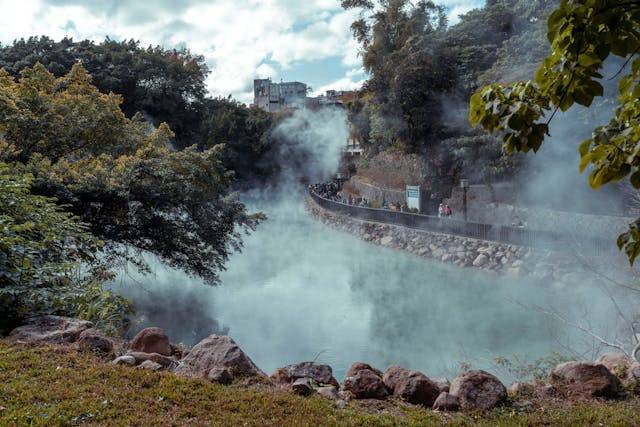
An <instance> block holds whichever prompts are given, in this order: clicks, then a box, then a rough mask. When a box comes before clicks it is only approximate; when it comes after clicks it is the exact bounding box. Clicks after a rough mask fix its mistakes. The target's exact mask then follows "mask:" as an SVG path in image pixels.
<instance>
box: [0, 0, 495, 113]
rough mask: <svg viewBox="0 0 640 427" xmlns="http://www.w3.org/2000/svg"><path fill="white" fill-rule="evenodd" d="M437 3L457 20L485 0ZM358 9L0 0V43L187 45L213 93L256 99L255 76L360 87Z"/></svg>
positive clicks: (310, 0) (297, 1)
mask: <svg viewBox="0 0 640 427" xmlns="http://www.w3.org/2000/svg"><path fill="white" fill-rule="evenodd" d="M437 3H439V4H441V5H443V6H445V7H446V8H447V10H448V15H449V20H450V22H452V23H455V22H456V20H457V16H458V15H460V14H462V13H465V12H467V11H469V10H471V9H473V8H475V7H480V6H482V5H483V4H484V0H440V1H437ZM357 16H358V12H357V11H353V10H349V11H345V10H343V9H342V8H341V7H340V1H339V0H146V1H142V0H0V43H2V44H9V43H11V42H12V41H13V40H15V39H19V38H22V37H25V38H26V37H29V36H32V35H47V36H49V37H51V38H53V39H56V40H59V39H61V38H63V37H65V36H69V37H73V38H74V39H75V40H81V39H91V40H95V41H101V40H103V39H104V38H105V37H106V36H108V37H110V38H112V39H115V40H123V39H126V40H128V39H131V38H133V39H136V40H139V41H141V42H142V44H143V45H149V44H153V45H157V44H160V45H162V46H164V47H165V48H173V47H183V46H186V47H188V48H189V49H190V50H191V51H192V52H193V53H198V54H201V55H204V57H205V58H206V62H207V65H208V66H209V68H210V69H211V70H212V73H211V75H210V76H209V78H208V80H207V87H208V89H209V92H210V94H211V95H212V96H227V95H232V96H233V97H235V98H236V99H238V100H239V101H241V102H245V103H250V102H251V101H252V96H253V95H252V93H253V79H254V78H257V77H260V78H266V77H271V78H272V79H273V80H274V81H281V80H284V81H293V80H297V81H302V82H305V83H307V84H309V85H310V86H311V88H312V89H313V93H315V94H319V93H323V92H324V91H325V90H327V89H336V90H350V89H356V88H358V87H359V86H360V85H361V84H362V83H363V82H364V80H365V79H366V74H365V72H364V70H363V69H362V64H361V61H360V58H359V56H358V46H357V44H356V42H355V41H354V40H353V37H352V35H351V31H350V28H349V26H350V25H351V22H353V21H354V20H355V18H356V17H357Z"/></svg>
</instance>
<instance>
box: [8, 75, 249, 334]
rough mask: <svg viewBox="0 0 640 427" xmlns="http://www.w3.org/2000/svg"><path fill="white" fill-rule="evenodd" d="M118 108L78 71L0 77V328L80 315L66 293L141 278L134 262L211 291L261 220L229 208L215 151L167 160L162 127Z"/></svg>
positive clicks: (170, 153) (225, 176) (232, 204)
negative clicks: (199, 282) (127, 272)
mask: <svg viewBox="0 0 640 427" xmlns="http://www.w3.org/2000/svg"><path fill="white" fill-rule="evenodd" d="M121 102H122V98H121V97H120V96H119V95H115V94H113V93H109V94H104V93H101V92H100V91H99V90H98V89H97V88H96V87H95V86H93V85H92V84H91V76H90V75H89V74H88V73H87V71H86V70H85V69H84V67H83V66H82V65H81V64H80V63H76V64H74V65H73V66H72V68H71V70H70V71H69V73H67V74H66V75H64V76H62V77H59V78H56V77H55V76H54V75H53V74H51V73H50V72H49V71H47V69H46V68H45V67H44V66H43V65H41V64H39V63H36V65H35V66H33V67H31V68H25V69H24V70H22V72H21V77H20V78H19V79H18V80H15V79H14V78H13V77H12V76H10V75H9V74H8V73H7V72H6V71H3V70H0V135H1V138H0V161H2V162H3V166H2V176H3V186H2V190H3V191H2V198H3V200H4V201H5V203H3V204H2V207H1V208H0V214H2V216H1V217H0V218H2V225H3V227H2V228H1V229H0V233H1V234H0V245H1V246H0V248H1V249H2V255H3V256H2V257H1V258H0V260H1V261H2V262H3V263H4V264H6V271H7V272H8V273H6V274H5V273H4V270H5V268H3V275H2V276H1V277H0V303H1V307H0V309H1V311H2V313H3V320H5V319H14V320H18V319H19V318H21V317H24V316H26V315H33V314H37V313H41V312H49V313H51V312H54V313H64V314H75V315H79V314H81V313H82V312H83V310H87V307H86V305H78V304H77V298H76V300H73V298H67V297H66V294H73V295H76V296H78V297H79V298H85V297H86V295H87V294H88V293H89V292H90V290H91V286H96V283H97V284H98V289H99V283H100V281H101V280H103V279H105V278H106V277H107V276H105V275H106V274H108V273H107V272H106V271H105V268H104V266H105V265H109V266H112V267H113V266H114V265H124V263H126V262H132V263H134V264H135V265H136V266H138V267H139V268H142V269H144V268H146V264H145V262H144V259H143V254H144V253H151V254H154V255H155V256H157V257H158V258H159V259H160V260H162V261H163V262H165V263H166V264H168V265H170V266H172V267H176V268H180V269H182V270H184V271H185V272H187V273H189V274H191V275H196V276H200V277H202V278H203V279H205V280H206V281H208V282H209V283H217V280H218V276H217V273H218V271H219V270H220V269H222V268H224V263H225V261H226V259H227V257H228V255H229V253H230V252H231V251H232V250H234V249H237V248H239V247H240V245H241V236H240V232H241V231H242V230H243V229H244V230H250V229H252V228H253V227H254V226H255V225H256V223H257V221H258V220H259V219H260V216H259V215H249V214H247V213H246V211H245V207H244V205H242V204H241V203H239V202H238V201H236V200H235V199H233V198H229V197H228V191H229V187H230V185H231V183H232V180H233V173H232V172H230V171H228V170H226V169H225V167H224V165H223V163H222V157H223V152H224V147H223V146H221V145H216V146H213V147H211V148H208V149H204V150H198V149H197V148H195V147H190V148H186V149H183V150H180V151H174V150H172V149H170V148H169V147H170V143H171V141H172V139H173V136H174V135H173V133H172V131H171V129H170V128H169V126H168V125H166V124H164V123H163V124H161V125H160V126H159V127H158V128H157V129H154V128H153V126H152V125H151V124H150V123H148V122H146V121H145V120H144V118H143V117H142V115H140V114H136V115H134V116H133V117H132V118H127V117H126V116H125V114H124V113H123V112H122V111H121V109H120V104H121ZM54 203H55V205H54ZM61 207H62V209H64V211H65V212H63V211H62V210H61ZM67 212H68V213H67ZM3 267H5V265H3ZM98 295H104V296H105V298H111V296H110V295H109V294H108V293H107V294H102V293H100V292H98ZM115 302H116V303H118V302H122V301H117V300H116V301H115ZM87 303H93V302H92V301H87ZM106 307H107V305H106V304H105V309H106ZM114 309H115V310H116V311H117V312H122V311H124V307H123V305H121V304H120V305H118V306H117V307H115V308H114ZM111 314H112V313H109V315H111ZM89 317H91V318H92V319H93V320H97V321H99V320H100V319H99V318H96V317H99V316H98V315H97V314H95V315H92V316H89ZM11 323H13V322H11ZM98 323H100V322H98ZM4 326H7V325H4Z"/></svg>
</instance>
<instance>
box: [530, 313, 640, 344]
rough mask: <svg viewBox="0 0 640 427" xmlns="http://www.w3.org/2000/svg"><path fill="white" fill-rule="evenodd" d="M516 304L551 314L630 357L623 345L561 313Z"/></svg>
mask: <svg viewBox="0 0 640 427" xmlns="http://www.w3.org/2000/svg"><path fill="white" fill-rule="evenodd" d="M518 305H520V306H521V307H522V308H525V309H528V310H536V311H538V312H539V313H542V314H546V315H547V316H551V317H554V318H555V319H557V320H559V321H561V322H562V323H564V324H566V325H568V326H571V327H573V328H576V329H579V330H580V331H582V332H584V333H585V334H587V335H589V336H590V337H591V338H593V339H594V340H596V341H598V342H599V343H601V344H603V345H605V346H607V347H611V348H615V349H617V350H620V351H621V352H622V353H623V354H624V355H625V356H627V357H630V355H629V353H628V352H627V350H626V349H625V348H624V346H622V345H619V344H617V343H615V342H611V341H607V340H605V339H604V338H602V337H601V336H599V335H598V334H596V333H595V332H593V331H592V330H591V329H589V328H585V327H584V326H582V325H580V324H576V323H573V322H570V321H569V320H567V319H566V318H565V317H563V316H562V315H560V314H558V313H556V312H554V311H548V310H545V309H543V308H542V307H538V306H527V305H525V304H522V303H518ZM638 351H640V345H639V347H638Z"/></svg>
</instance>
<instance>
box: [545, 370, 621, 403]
mask: <svg viewBox="0 0 640 427" xmlns="http://www.w3.org/2000/svg"><path fill="white" fill-rule="evenodd" d="M551 383H552V384H553V385H555V386H557V387H560V388H565V389H566V390H567V391H568V392H569V393H572V394H579V395H585V396H591V397H616V396H617V395H618V394H619V393H620V391H621V386H620V380H619V379H618V378H617V377H616V376H615V375H613V374H612V373H611V371H609V369H607V367H606V366H605V365H602V364H600V363H591V362H566V363H561V364H560V365H558V366H556V367H555V368H553V370H552V371H551Z"/></svg>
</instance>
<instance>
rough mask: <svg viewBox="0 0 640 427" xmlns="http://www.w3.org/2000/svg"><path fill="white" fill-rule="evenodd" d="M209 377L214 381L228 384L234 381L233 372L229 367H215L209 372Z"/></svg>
mask: <svg viewBox="0 0 640 427" xmlns="http://www.w3.org/2000/svg"><path fill="white" fill-rule="evenodd" d="M207 379H208V380H209V381H211V382H212V383H218V384H225V385H226V384H231V383H232V382H233V374H232V373H231V371H230V370H229V368H213V369H211V370H210V371H209V372H208V373H207Z"/></svg>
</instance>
